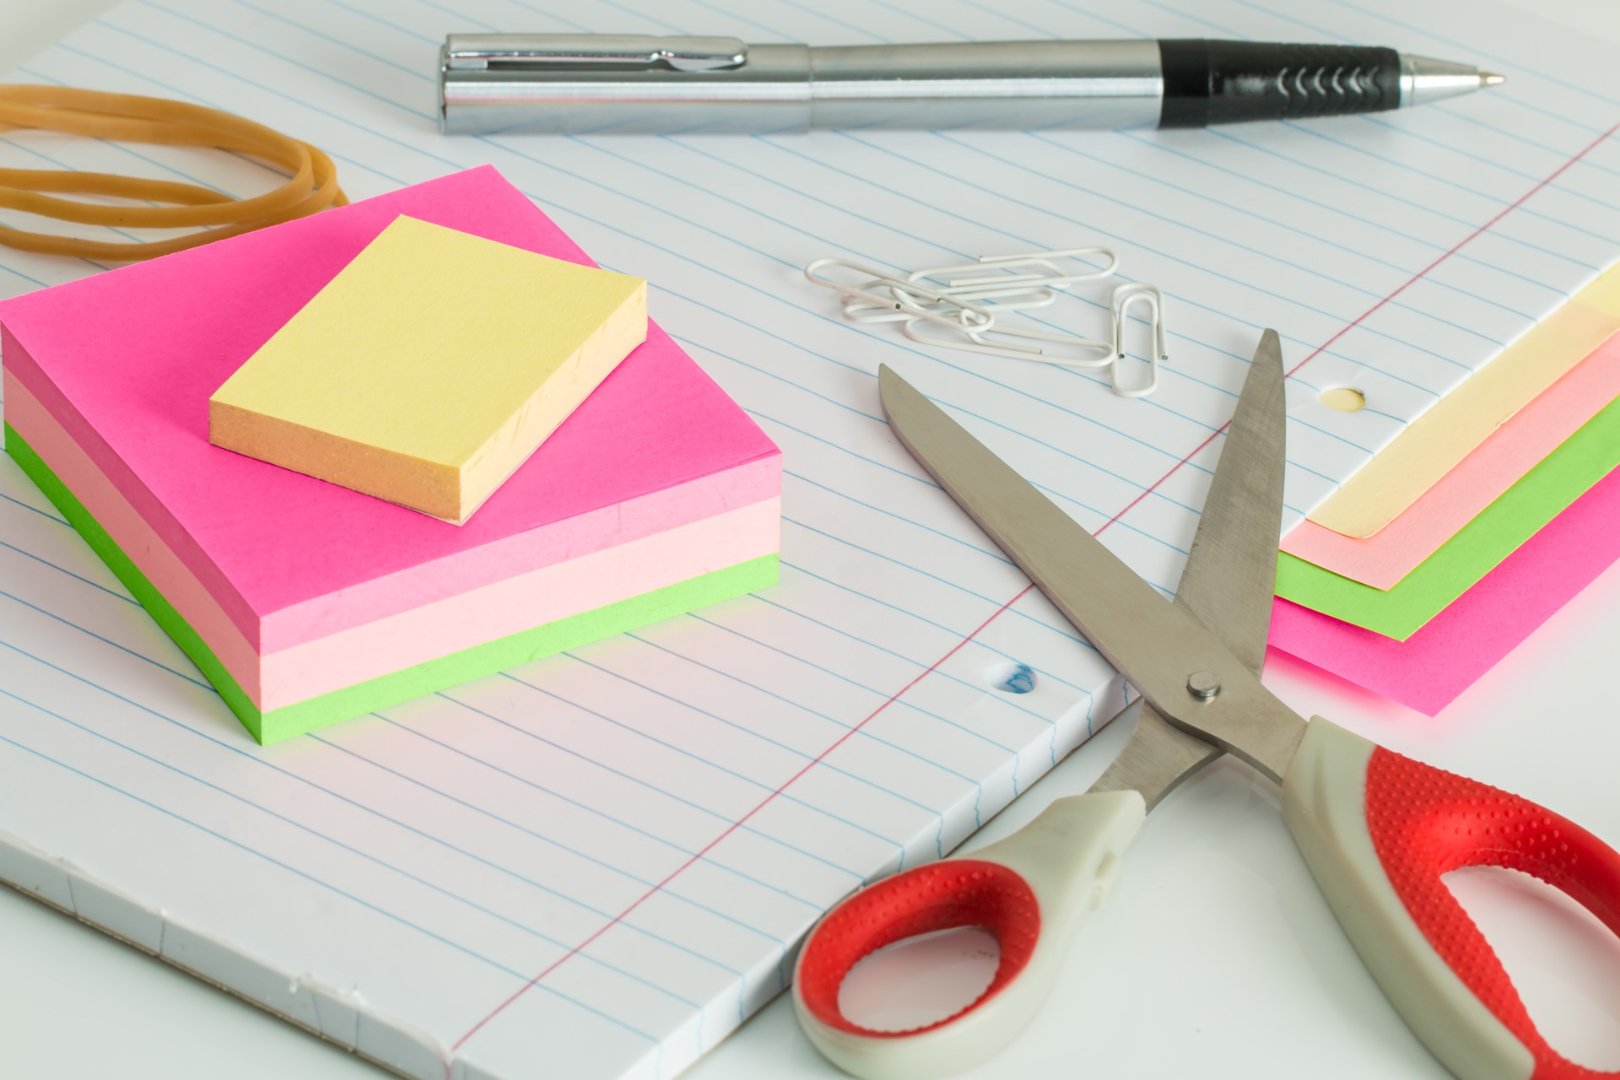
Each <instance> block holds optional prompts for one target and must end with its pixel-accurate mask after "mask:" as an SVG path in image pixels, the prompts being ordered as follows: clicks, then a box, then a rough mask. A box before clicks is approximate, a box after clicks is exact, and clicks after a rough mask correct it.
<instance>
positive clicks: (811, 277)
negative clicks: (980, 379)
mask: <svg viewBox="0 0 1620 1080" xmlns="http://www.w3.org/2000/svg"><path fill="white" fill-rule="evenodd" d="M833 266H836V267H841V268H843V269H845V270H853V271H855V272H856V273H857V274H860V275H862V277H863V278H864V280H862V281H861V282H859V283H856V284H845V283H841V282H838V281H834V280H833V279H832V278H830V277H824V276H818V275H819V274H820V272H821V271H823V270H825V269H826V268H828V267H833ZM804 276H805V280H807V281H809V282H810V283H811V284H813V285H820V286H821V287H822V288H824V289H832V290H833V291H835V292H837V293H838V294H839V295H840V296H841V297H842V298H843V300H844V304H845V308H844V311H845V315H846V316H850V308H851V305H852V303H853V305H854V306H855V307H856V308H857V310H859V311H861V312H868V311H870V312H881V313H883V314H882V316H881V317H880V316H878V315H871V316H868V317H865V318H861V319H858V320H856V321H864V322H876V321H891V320H900V319H904V320H908V321H909V320H914V319H926V320H929V321H930V322H939V323H943V324H945V325H947V326H955V327H959V328H961V329H962V330H964V331H966V330H985V329H988V328H989V327H990V326H992V325H993V324H994V323H995V316H994V315H993V314H991V313H990V312H989V311H988V310H986V309H985V308H983V307H981V306H979V305H977V304H974V303H972V302H971V301H968V300H962V299H959V298H957V297H953V296H950V295H948V294H946V293H944V292H939V291H936V290H934V289H930V288H927V287H925V286H921V285H918V284H916V283H915V282H910V281H906V280H904V279H902V278H895V277H890V276H889V275H887V274H885V273H883V271H881V270H874V269H873V268H872V267H870V266H863V265H861V264H860V263H855V262H850V261H849V260H848V259H838V258H826V259H817V260H815V261H814V262H812V263H810V264H809V265H808V266H806V267H805V268H804ZM879 289H884V290H887V292H879V291H876V290H879ZM930 305H931V306H930Z"/></svg>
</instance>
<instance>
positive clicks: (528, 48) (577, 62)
mask: <svg viewBox="0 0 1620 1080" xmlns="http://www.w3.org/2000/svg"><path fill="white" fill-rule="evenodd" d="M747 61H748V46H747V45H745V44H743V42H741V41H739V40H738V39H737V38H730V37H657V36H655V35H652V34H450V35H449V36H447V37H446V38H445V39H444V64H445V67H447V68H451V69H455V70H462V71H468V70H470V71H481V70H485V69H489V68H516V69H523V68H548V67H612V68H621V67H622V68H654V67H660V66H662V67H666V68H669V69H670V70H672V71H715V70H719V69H722V68H735V67H741V66H742V65H743V64H745V63H746V62H747Z"/></svg>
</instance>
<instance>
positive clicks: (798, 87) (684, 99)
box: [440, 35, 1163, 134]
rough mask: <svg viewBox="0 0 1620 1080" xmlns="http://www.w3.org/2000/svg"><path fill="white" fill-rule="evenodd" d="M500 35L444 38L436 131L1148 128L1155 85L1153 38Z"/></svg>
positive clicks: (1156, 104) (1158, 82) (1155, 110)
mask: <svg viewBox="0 0 1620 1080" xmlns="http://www.w3.org/2000/svg"><path fill="white" fill-rule="evenodd" d="M496 38H497V36H495V35H452V36H451V37H450V38H449V39H447V41H446V45H445V50H444V53H443V55H442V58H441V63H440V108H441V112H440V118H441V126H442V128H443V130H444V131H446V132H448V133H462V134H473V133H482V134H491V133H498V132H518V131H533V132H553V133H574V134H586V133H605V132H614V133H625V134H632V133H659V134H674V133H681V132H688V133H698V132H717V133H718V132H793V131H804V130H806V129H808V128H811V127H830V128H832V127H835V128H909V129H948V128H1024V129H1029V128H1049V127H1086V128H1120V127H1148V126H1152V125H1153V124H1155V123H1157V122H1158V120H1159V112H1160V99H1161V94H1162V86H1163V81H1162V79H1161V77H1160V68H1159V48H1158V45H1157V44H1156V43H1155V42H1152V41H1084V42H1073V41H1029V42H973V43H967V42H960V43H945V44H922V45H856V46H842V47H832V48H808V47H806V46H803V45H744V44H743V43H742V42H740V41H735V40H734V39H682V38H662V39H660V38H641V37H634V38H626V37H619V36H606V38H605V40H604V42H603V44H602V46H601V48H600V50H599V51H598V52H596V53H594V54H586V53H582V50H581V49H579V48H577V47H575V46H577V45H578V44H579V43H580V42H581V41H583V40H584V39H582V38H579V39H575V38H570V39H567V40H564V39H563V36H558V37H557V38H555V39H553V40H554V44H553V45H552V46H551V47H548V48H547V49H545V50H544V51H543V55H542V50H538V49H536V50H531V51H530V52H529V54H528V55H514V54H513V51H512V50H511V49H510V47H509V39H500V40H499V41H497V40H496ZM502 43H507V45H508V47H506V48H505V49H504V51H500V52H497V51H495V46H496V45H499V44H502ZM691 43H701V46H702V47H701V48H700V47H698V46H696V45H693V44H691ZM728 54H729V56H730V57H731V59H729V60H728Z"/></svg>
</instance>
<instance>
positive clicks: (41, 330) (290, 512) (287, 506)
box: [0, 168, 781, 742]
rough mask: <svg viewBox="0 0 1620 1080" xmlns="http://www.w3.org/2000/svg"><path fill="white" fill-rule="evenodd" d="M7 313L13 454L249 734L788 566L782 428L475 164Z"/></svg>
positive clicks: (396, 694) (453, 677) (620, 282)
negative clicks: (757, 417)
mask: <svg viewBox="0 0 1620 1080" xmlns="http://www.w3.org/2000/svg"><path fill="white" fill-rule="evenodd" d="M492 260H493V261H492ZM412 265H414V266H415V268H416V270H415V272H411V273H406V272H404V268H407V267H410V266H412ZM492 269H493V271H494V273H493V274H491V272H490V271H491V270H492ZM559 298H561V299H559ZM469 313H470V314H469ZM0 328H3V335H4V336H3V344H0V361H3V367H4V378H5V402H6V417H5V419H6V432H5V435H6V449H7V451H8V452H9V453H10V454H11V455H12V456H13V457H14V458H15V459H16V461H17V462H18V464H20V465H21V466H22V468H23V470H24V471H25V472H26V473H27V474H28V475H29V476H30V477H32V478H33V480H34V481H35V482H36V483H37V484H38V485H39V486H40V488H41V489H42V490H43V491H44V492H45V493H46V494H47V495H48V496H49V497H50V499H51V501H52V502H53V503H55V504H56V506H57V507H58V508H59V509H60V510H61V512H62V513H63V515H64V516H65V517H67V519H68V520H69V521H70V522H71V523H72V524H73V525H74V527H75V528H76V529H77V530H78V531H79V533H80V534H81V535H82V536H83V538H84V539H85V540H86V541H87V542H88V543H89V544H90V545H91V547H92V548H94V549H95V551H96V552H97V554H98V555H100V556H101V558H102V559H103V560H104V561H106V563H107V564H108V566H109V567H111V568H112V570H113V571H114V573H116V574H117V576H118V577H119V578H120V579H121V580H122V581H123V582H124V584H125V585H126V586H127V587H128V588H129V589H130V591H131V592H132V593H133V594H134V595H135V597H136V598H137V599H139V601H140V602H141V603H142V604H143V605H145V607H146V608H147V610H148V611H149V612H150V613H151V614H152V616H153V617H154V619H155V620H156V621H157V623H158V624H159V625H160V626H161V627H162V628H163V629H164V630H165V631H167V632H168V634H169V635H170V636H171V637H172V638H173V639H174V640H175V641H176V642H177V643H178V644H179V645H180V647H181V648H182V649H184V650H185V652H186V653H187V654H188V655H189V656H190V657H191V658H192V660H193V661H194V662H195V663H196V664H197V666H198V667H199V668H200V669H201V670H202V671H203V673H204V674H205V675H206V676H207V677H208V679H209V680H210V681H211V682H212V683H213V685H214V686H215V687H217V688H218V690H219V692H220V694H221V696H222V697H223V698H224V701H225V703H226V704H227V705H228V706H229V707H230V709H231V710H233V711H234V712H235V713H236V714H237V716H238V717H240V719H241V721H242V722H243V724H245V725H246V726H247V728H248V730H249V731H250V732H251V733H252V734H253V735H254V737H256V738H258V739H259V740H260V741H263V742H271V741H274V740H277V739H282V738H286V737H288V736H290V735H295V734H298V733H300V732H305V731H309V730H312V729H314V728H317V727H321V726H323V725H325V724H330V723H333V722H336V721H339V720H342V719H345V718H348V717H352V716H356V715H360V714H363V713H366V712H369V711H371V710H374V709H379V708H383V707H386V706H388V705H390V704H394V703H398V702H400V701H404V700H406V699H409V698H412V697H416V696H419V695H422V694H427V693H431V692H432V691H434V690H437V689H441V688H443V687H446V686H449V685H452V684H454V683H457V682H461V681H465V680H467V679H471V678H475V677H479V676H482V675H486V674H489V673H491V672H494V671H497V670H500V669H503V668H508V667H512V666H515V665H518V664H522V663H524V662H526V661H529V660H532V659H534V658H536V657H538V656H542V655H545V654H548V653H552V652H556V651H558V650H562V649H567V648H571V647H574V646H577V645H580V644H582V643H584V642H587V641H591V640H594V639H597V638H601V637H604V636H607V635H611V634H614V633H619V632H622V631H624V630H627V629H631V628H634V627H638V626H642V625H644V624H646V623H649V622H652V621H654V620H658V619H663V618H667V617H669V616H672V615H676V614H679V613H682V612H687V611H690V610H692V609H694V608H696V607H699V606H701V605H705V604H709V603H713V602H715V601H719V600H723V599H726V598H730V597H735V596H738V595H740V594H742V593H746V592H749V591H751V590H754V589H758V588H760V587H762V586H765V585H768V584H770V583H771V582H773V581H774V580H775V577H776V572H777V549H778V544H779V535H780V491H781V461H780V454H779V452H778V450H777V449H776V447H775V446H774V445H773V444H772V443H771V441H770V440H769V439H768V438H767V437H766V436H765V435H764V433H763V432H761V431H760V429H759V428H758V427H757V426H756V425H755V424H754V423H753V421H751V420H750V419H749V418H748V416H747V415H746V414H745V413H744V412H743V411H742V410H741V409H740V408H739V407H738V406H737V405H736V404H735V403H734V402H732V401H731V400H730V398H728V397H727V396H726V394H725V393H724V392H723V391H722V390H721V389H720V388H719V387H718V386H716V385H715V383H714V382H713V381H712V380H710V379H709V378H708V377H707V376H706V375H705V374H704V373H703V371H702V370H701V369H700V368H698V367H697V365H696V364H695V363H693V361H692V360H691V358H690V357H688V356H687V355H686V354H685V352H683V351H682V350H681V349H680V347H679V346H677V345H676V344H675V343H674V342H673V341H672V340H671V339H670V338H669V336H668V335H667V334H665V333H664V332H663V331H662V330H660V329H659V328H658V327H657V326H656V325H655V324H651V323H648V322H646V320H645V293H644V287H643V285H642V283H641V282H640V281H639V280H637V279H634V278H628V277H623V276H621V275H617V274H608V273H606V272H604V271H598V270H596V269H595V268H594V267H592V266H591V264H590V263H589V261H588V260H587V259H586V257H585V256H584V254H583V253H582V252H581V251H580V250H579V249H578V248H577V247H576V246H575V245H574V244H573V243H572V242H571V241H570V240H569V239H568V238H567V237H566V236H565V235H564V234H563V233H562V232H561V230H559V229H558V228H557V226H556V225H554V224H553V223H552V222H551V221H549V220H548V219H547V218H546V217H545V216H544V215H543V214H541V213H540V211H539V210H537V209H536V208H535V207H534V205H533V204H532V203H531V202H530V201H529V200H528V199H527V198H526V197H525V196H524V195H522V194H521V193H520V192H518V191H517V190H515V189H514V188H512V187H511V186H510V185H509V184H507V183H506V182H505V181H504V180H503V179H502V178H501V177H500V176H499V174H497V173H496V172H495V171H494V170H493V169H490V168H482V169H475V170H471V171H469V172H464V173H459V174H455V175H452V176H448V177H444V178H442V179H439V180H434V181H430V182H427V183H423V184H418V185H416V186H413V187H409V188H406V189H403V190H401V191H397V192H394V193H392V194H389V195H384V196H380V197H378V198H374V199H370V200H367V201H365V202H360V203H356V204H354V205H351V206H347V207H343V208H340V209H336V210H330V211H326V212H324V213H322V214H319V215H316V216H314V217H310V218H306V219H302V220H299V221H295V222H290V223H288V224H286V225H281V226H277V227H275V228H271V229H266V230H263V231H261V232H256V233H249V234H247V235H244V236H240V237H235V238H232V239H229V240H223V241H220V242H218V243H215V244H211V245H208V246H205V247H201V248H197V249H194V250H191V251H186V252H181V253H179V254H176V255H171V256H168V257H166V258H163V259H158V260H154V261H153V262H150V263H146V264H140V265H135V266H130V267H126V268H123V269H119V270H114V271H109V272H106V273H102V274H99V275H95V276H93V277H89V278H86V279H83V280H80V281H76V282H73V283H70V284H66V285H61V286H57V287H54V288H50V289H44V290H41V291H39V292H36V293H33V294H30V295H26V296H23V297H20V298H17V299H15V300H11V301H8V302H6V303H5V304H3V305H0ZM643 336H644V337H645V341H644V343H641V344H639V345H638V344H637V342H638V341H640V339H641V338H642V337H643ZM440 350H444V352H440ZM451 350H453V351H454V355H453V356H452V355H450V351H451ZM446 361H448V362H446ZM211 423H212V427H213V432H214V437H215V438H216V439H217V440H218V441H219V442H220V443H221V445H214V443H213V442H211V441H210V425H211ZM536 445H538V447H539V449H538V450H536V449H535V446H536ZM226 447H231V449H227V448H226ZM261 459H262V460H261ZM456 522H460V524H456Z"/></svg>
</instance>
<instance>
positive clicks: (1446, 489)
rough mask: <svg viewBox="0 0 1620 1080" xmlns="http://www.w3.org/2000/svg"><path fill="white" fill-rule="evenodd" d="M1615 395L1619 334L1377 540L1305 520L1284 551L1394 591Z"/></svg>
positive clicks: (1619, 391)
mask: <svg viewBox="0 0 1620 1080" xmlns="http://www.w3.org/2000/svg"><path fill="white" fill-rule="evenodd" d="M1616 396H1620V334H1617V335H1614V336H1612V337H1610V338H1609V340H1608V341H1606V342H1604V343H1603V344H1602V345H1600V346H1599V347H1598V349H1597V351H1596V352H1594V353H1592V355H1591V356H1588V357H1587V358H1586V359H1585V360H1583V361H1581V362H1580V363H1579V364H1577V365H1576V366H1575V368H1574V370H1572V371H1570V372H1569V373H1568V374H1566V375H1565V376H1564V377H1563V378H1561V379H1559V380H1558V381H1557V382H1556V383H1554V384H1553V385H1552V386H1551V387H1550V388H1549V389H1548V390H1547V391H1546V392H1545V393H1543V394H1542V395H1541V396H1540V397H1538V398H1536V399H1535V400H1534V401H1532V402H1531V403H1530V404H1528V405H1526V406H1525V407H1524V408H1522V409H1520V410H1519V411H1518V412H1517V413H1515V414H1514V415H1513V417H1512V419H1510V420H1508V422H1507V423H1505V424H1503V425H1502V426H1501V427H1499V428H1497V429H1496V431H1495V432H1493V433H1492V434H1491V436H1490V437H1489V438H1487V439H1486V440H1485V441H1484V442H1482V443H1480V444H1479V446H1477V447H1476V448H1475V449H1474V451H1473V452H1472V453H1471V454H1469V455H1468V456H1467V457H1466V458H1464V459H1463V461H1462V463H1461V464H1460V465H1458V466H1457V467H1456V468H1454V469H1452V470H1451V471H1450V472H1448V473H1447V474H1446V475H1445V476H1443V477H1441V479H1440V480H1439V482H1438V483H1436V484H1435V485H1434V486H1433V487H1432V488H1430V489H1429V490H1428V491H1426V492H1424V493H1423V496H1422V497H1421V498H1419V499H1418V500H1417V501H1416V502H1414V503H1413V504H1412V505H1411V506H1409V507H1407V508H1406V510H1404V511H1403V512H1402V513H1401V514H1400V515H1399V516H1397V517H1396V518H1395V520H1394V521H1392V522H1390V523H1389V524H1388V525H1386V526H1384V527H1383V528H1382V529H1380V530H1378V531H1377V532H1376V533H1374V534H1373V535H1371V536H1369V537H1366V538H1365V539H1362V538H1359V537H1354V536H1345V535H1343V534H1342V533H1336V532H1334V531H1333V530H1332V529H1325V528H1323V527H1322V526H1320V525H1318V524H1316V523H1315V522H1313V521H1302V522H1300V524H1299V525H1298V526H1296V527H1295V528H1294V530H1293V531H1292V532H1290V533H1289V534H1288V535H1287V536H1286V537H1284V538H1283V544H1282V549H1283V550H1284V551H1286V552H1288V553H1289V554H1290V555H1297V556H1298V557H1300V558H1301V559H1304V560H1306V561H1307V562H1311V563H1314V564H1316V565H1317V566H1320V567H1322V568H1323V569H1324V570H1331V571H1333V572H1334V573H1335V574H1338V575H1339V576H1341V577H1347V578H1350V579H1351V580H1353V581H1359V582H1361V583H1362V584H1364V585H1370V586H1372V587H1373V588H1375V589H1389V588H1393V587H1394V586H1395V585H1396V584H1398V583H1399V582H1400V581H1401V580H1402V579H1403V578H1405V577H1406V575H1407V574H1409V573H1411V572H1412V571H1413V570H1414V569H1416V568H1417V566H1418V564H1419V563H1421V562H1423V560H1425V559H1427V558H1428V557H1429V556H1431V555H1433V554H1434V553H1435V552H1437V551H1438V550H1440V548H1441V547H1442V546H1443V545H1444V544H1445V543H1446V542H1447V541H1448V540H1450V539H1451V538H1452V537H1453V536H1455V535H1457V532H1458V530H1460V529H1461V528H1462V527H1463V526H1465V525H1467V524H1468V523H1469V522H1470V521H1472V520H1473V519H1474V518H1475V517H1477V516H1478V515H1479V514H1480V512H1481V511H1483V510H1484V509H1485V508H1486V507H1487V506H1489V505H1490V504H1491V503H1492V502H1494V501H1495V500H1496V499H1497V498H1498V497H1499V496H1500V495H1501V494H1502V493H1503V492H1505V491H1507V489H1508V488H1510V487H1512V486H1513V484H1514V483H1516V482H1517V481H1518V480H1519V479H1520V478H1521V477H1523V476H1524V475H1525V473H1527V472H1529V471H1530V470H1531V469H1533V468H1534V467H1535V466H1536V465H1537V464H1538V463H1539V462H1541V461H1542V460H1543V459H1544V458H1546V457H1547V455H1549V454H1551V453H1552V452H1553V451H1555V450H1557V449H1558V447H1559V446H1560V445H1561V444H1562V443H1563V442H1564V440H1565V439H1567V438H1568V437H1569V436H1570V433H1571V432H1573V431H1575V430H1577V429H1579V428H1580V427H1581V426H1582V425H1584V424H1585V423H1586V422H1587V421H1588V420H1590V419H1591V418H1592V417H1593V416H1595V415H1596V414H1597V413H1598V412H1599V411H1600V410H1601V409H1602V408H1603V407H1604V406H1605V405H1606V404H1607V403H1608V402H1610V401H1613V400H1614V399H1615V397H1616Z"/></svg>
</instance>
